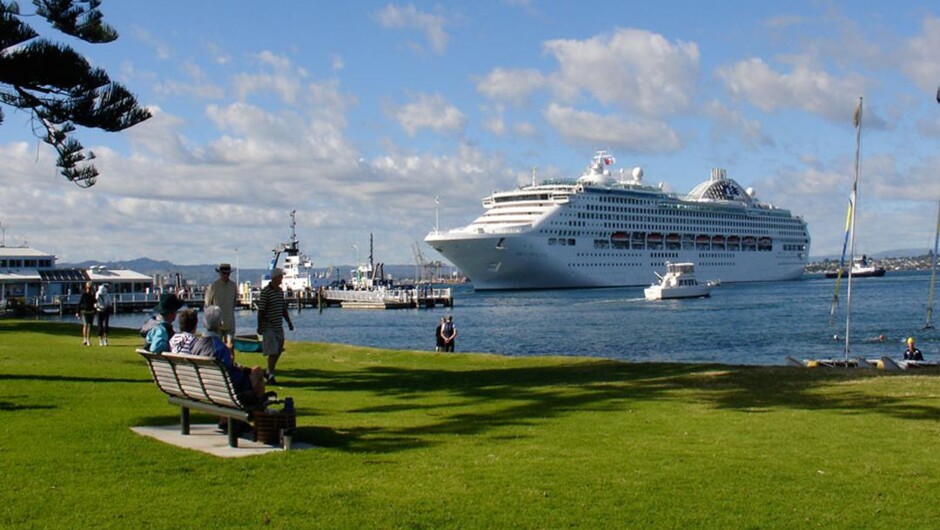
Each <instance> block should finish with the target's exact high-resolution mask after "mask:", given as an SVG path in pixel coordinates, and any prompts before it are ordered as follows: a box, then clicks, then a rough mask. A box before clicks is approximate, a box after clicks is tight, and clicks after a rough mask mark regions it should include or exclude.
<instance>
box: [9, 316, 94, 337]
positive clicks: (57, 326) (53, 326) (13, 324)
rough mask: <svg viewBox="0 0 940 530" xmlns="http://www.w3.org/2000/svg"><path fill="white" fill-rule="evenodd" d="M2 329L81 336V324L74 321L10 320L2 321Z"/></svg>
mask: <svg viewBox="0 0 940 530" xmlns="http://www.w3.org/2000/svg"><path fill="white" fill-rule="evenodd" d="M3 330H4V331H7V332H21V333H40V334H44V335H64V336H70V337H75V338H77V339H81V338H82V326H81V323H80V322H79V321H78V320H77V319H76V320H75V322H53V321H49V320H10V321H6V322H4V325H3Z"/></svg>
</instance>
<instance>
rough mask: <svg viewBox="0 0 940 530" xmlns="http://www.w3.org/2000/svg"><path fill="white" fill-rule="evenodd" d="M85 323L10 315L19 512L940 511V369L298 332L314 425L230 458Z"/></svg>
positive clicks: (128, 519)
mask: <svg viewBox="0 0 940 530" xmlns="http://www.w3.org/2000/svg"><path fill="white" fill-rule="evenodd" d="M79 335H80V332H79V328H78V327H77V326H74V325H68V324H56V323H47V322H32V321H16V320H7V321H2V320H0V419H2V421H0V462H2V464H3V465H2V469H3V473H4V475H5V476H4V480H2V482H0V526H2V527H4V528H87V527H95V528H136V527H143V528H180V527H182V528H224V527H231V526H236V525H241V526H246V527H270V528H331V529H333V528H677V527H682V528H807V527H819V528H894V529H896V528H932V527H934V526H935V524H936V523H935V520H936V516H937V515H938V513H940V508H937V503H936V499H935V497H936V493H937V492H938V491H940V487H938V486H940V481H938V472H940V452H938V450H937V441H938V434H940V432H938V431H940V427H938V421H937V420H938V419H940V378H937V377H933V376H930V375H907V374H904V375H900V376H897V375H884V374H883V373H878V372H874V371H851V372H838V371H834V372H830V371H822V370H818V371H811V370H801V369H794V368H786V367H779V368H768V367H737V366H719V365H686V364H630V363H619V362H612V361H604V360H589V359H578V358H560V357H552V358H510V357H501V356H492V355H481V354H436V353H427V352H409V351H387V350H376V349H374V348H362V347H351V346H342V345H331V344H311V343H305V344H301V343H291V344H289V346H288V347H289V351H288V352H287V353H286V354H285V356H284V357H283V358H282V360H281V365H280V366H279V370H280V372H281V373H280V374H279V379H280V380H281V385H279V388H277V390H278V391H279V393H280V394H281V395H282V396H284V395H290V396H293V397H294V400H295V402H296V404H297V406H298V409H299V411H298V412H299V418H298V424H299V434H298V436H297V438H299V439H301V440H303V441H307V442H312V443H313V444H315V445H316V446H317V448H316V449H313V450H306V451H293V452H288V453H275V454H269V455H265V456H259V457H251V458H245V459H220V458H216V457H213V456H209V455H205V454H202V453H198V452H194V451H187V450H183V449H179V448H176V447H172V446H169V445H165V444H162V443H160V442H157V441H155V440H152V439H149V438H144V437H140V436H138V435H136V434H134V433H133V432H131V431H130V427H132V426H136V425H144V424H154V425H157V424H174V423H176V422H177V421H178V410H177V409H176V408H175V407H172V406H170V405H168V404H167V403H166V400H165V399H164V398H163V397H162V395H161V394H160V393H159V391H158V390H157V389H156V387H155V386H154V385H153V383H152V382H151V381H150V377H149V373H148V372H147V368H146V365H145V364H144V362H143V360H142V359H140V358H139V357H138V356H136V355H135V354H134V353H133V348H134V347H135V346H136V345H137V344H138V342H139V338H138V337H136V336H135V335H134V334H133V332H131V331H126V332H121V331H119V332H118V333H117V334H115V335H113V336H112V340H111V344H112V345H111V346H110V347H108V348H100V347H97V346H93V347H82V346H81V345H80V338H79ZM240 356H241V360H242V362H245V363H252V362H253V363H256V364H260V358H259V357H257V356H252V354H240ZM201 418H202V419H203V420H205V421H211V418H208V417H201ZM197 419H199V418H197Z"/></svg>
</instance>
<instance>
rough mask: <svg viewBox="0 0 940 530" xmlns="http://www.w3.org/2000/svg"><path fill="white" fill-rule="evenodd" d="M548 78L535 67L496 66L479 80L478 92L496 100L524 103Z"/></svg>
mask: <svg viewBox="0 0 940 530" xmlns="http://www.w3.org/2000/svg"><path fill="white" fill-rule="evenodd" d="M545 83H546V79H545V76H543V75H542V73H541V72H539V71H538V70H535V69H526V70H509V69H506V68H496V69H494V70H493V71H491V72H490V73H488V74H486V76H485V77H484V78H483V79H481V80H480V81H479V82H477V92H479V93H481V94H483V95H484V96H486V97H488V98H492V99H496V100H502V101H509V102H513V103H517V104H518V103H523V102H524V101H525V99H526V98H527V97H528V96H529V93H531V92H532V91H534V90H538V89H539V88H542V87H543V86H545Z"/></svg>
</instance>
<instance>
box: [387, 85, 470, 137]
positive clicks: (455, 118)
mask: <svg viewBox="0 0 940 530" xmlns="http://www.w3.org/2000/svg"><path fill="white" fill-rule="evenodd" d="M389 114H391V116H392V117H393V118H394V119H395V120H397V121H398V123H399V124H400V125H401V127H402V128H403V129H404V130H405V131H406V132H407V133H408V135H409V136H414V135H415V134H417V132H418V130H420V129H431V130H433V131H435V132H439V133H452V132H458V131H462V130H463V127H464V125H465V124H466V121H467V118H466V116H464V114H463V113H462V112H460V110H459V109H458V108H457V107H455V106H453V105H451V104H450V103H448V102H447V100H445V99H444V97H443V96H441V95H440V94H433V95H431V94H418V95H417V98H416V99H415V101H413V102H412V103H407V104H405V105H401V106H399V107H396V108H394V109H392V110H391V111H390V112H389Z"/></svg>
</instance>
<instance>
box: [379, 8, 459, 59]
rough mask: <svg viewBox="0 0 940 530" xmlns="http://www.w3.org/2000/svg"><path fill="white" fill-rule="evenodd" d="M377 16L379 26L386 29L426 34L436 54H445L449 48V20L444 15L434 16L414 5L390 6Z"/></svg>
mask: <svg viewBox="0 0 940 530" xmlns="http://www.w3.org/2000/svg"><path fill="white" fill-rule="evenodd" d="M376 16H377V18H378V21H379V24H380V25H381V26H382V27H384V28H393V29H413V30H418V31H421V32H422V33H424V36H425V38H426V39H427V41H428V45H429V46H430V47H431V51H433V52H434V53H436V54H442V53H444V51H445V49H446V48H447V40H448V37H447V32H445V31H444V26H446V25H447V19H446V18H445V17H444V16H442V15H433V14H430V13H426V12H424V11H420V10H418V9H417V8H416V7H415V6H414V5H413V4H408V5H406V6H398V5H394V4H389V5H387V6H385V8H384V9H382V10H380V11H379V12H378V13H376Z"/></svg>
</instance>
